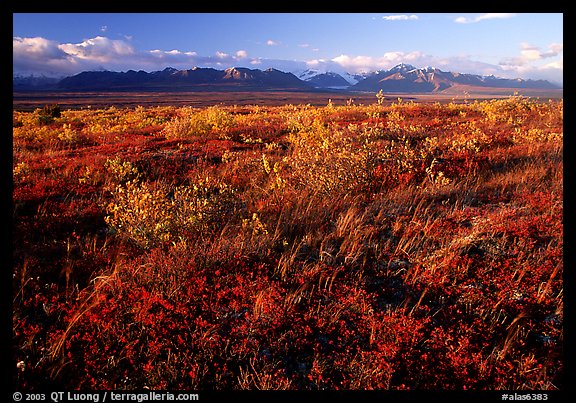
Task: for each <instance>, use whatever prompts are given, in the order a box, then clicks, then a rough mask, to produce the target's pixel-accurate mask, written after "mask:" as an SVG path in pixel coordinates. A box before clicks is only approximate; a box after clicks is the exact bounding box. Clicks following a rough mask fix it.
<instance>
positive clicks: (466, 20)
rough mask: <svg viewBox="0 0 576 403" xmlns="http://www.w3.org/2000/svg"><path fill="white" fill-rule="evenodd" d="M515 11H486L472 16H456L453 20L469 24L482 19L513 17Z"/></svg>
mask: <svg viewBox="0 0 576 403" xmlns="http://www.w3.org/2000/svg"><path fill="white" fill-rule="evenodd" d="M515 16H516V13H486V14H481V15H479V16H477V17H474V18H469V17H457V18H456V19H455V20H454V22H457V23H459V24H471V23H475V22H480V21H484V20H493V19H502V18H512V17H515Z"/></svg>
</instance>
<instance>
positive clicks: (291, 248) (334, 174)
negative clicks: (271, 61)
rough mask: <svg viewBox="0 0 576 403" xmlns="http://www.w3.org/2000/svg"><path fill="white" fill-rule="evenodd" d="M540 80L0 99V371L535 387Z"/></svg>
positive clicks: (550, 151) (162, 382)
mask: <svg viewBox="0 0 576 403" xmlns="http://www.w3.org/2000/svg"><path fill="white" fill-rule="evenodd" d="M562 139H563V101H562V100H550V101H542V100H539V99H531V98H525V97H519V96H513V97H510V98H506V99H500V100H485V101H475V102H465V103H458V104H457V103H453V102H450V103H443V104H440V103H426V104H424V103H414V102H402V100H400V99H399V100H398V102H394V103H391V104H384V102H381V99H378V100H376V99H375V102H374V103H373V104H369V105H360V104H359V105H355V104H353V103H351V102H349V103H348V104H346V105H339V106H337V105H334V104H332V103H331V102H330V103H328V105H326V106H310V105H303V104H299V105H285V106H268V107H267V106H255V105H254V106H250V105H244V106H223V105H220V106H211V107H202V108H191V107H175V106H161V107H146V108H144V107H136V108H118V107H110V108H107V109H79V110H60V109H59V107H57V106H52V107H50V106H47V107H45V108H43V109H37V110H36V111H34V112H18V111H14V112H13V181H14V188H13V217H14V230H13V233H14V236H13V242H14V244H13V251H14V255H13V261H14V267H13V288H14V295H13V335H14V337H13V342H12V347H13V360H14V362H13V365H14V368H17V370H16V372H15V379H14V384H15V385H16V386H17V389H22V390H34V389H40V388H45V387H52V388H54V387H58V388H61V389H62V388H66V389H121V390H122V389H127V390H128V389H141V388H150V389H175V390H236V389H292V390H324V389H331V390H340V389H385V390H400V389H403V390H428V389H447V390H465V389H466V390H500V389H508V390H509V389H514V390H534V389H539V390H554V389H558V388H561V387H562V385H561V381H562V378H563V357H562V350H563V303H562V301H563V280H562V278H563V224H562V217H563V185H562V184H563V169H562V160H563V156H562V153H563V144H562Z"/></svg>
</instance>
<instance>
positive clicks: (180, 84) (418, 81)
mask: <svg viewBox="0 0 576 403" xmlns="http://www.w3.org/2000/svg"><path fill="white" fill-rule="evenodd" d="M456 86H466V87H467V88H475V87H478V88H518V89H519V88H530V89H559V88H560V87H559V86H558V85H555V84H552V83H550V82H549V81H546V80H530V79H529V80H524V79H506V78H498V77H495V76H481V75H475V74H464V73H457V72H446V71H442V70H440V69H437V68H434V67H426V68H416V67H414V66H411V65H409V64H399V65H397V66H395V67H393V68H392V69H390V70H379V71H375V72H370V73H365V74H349V73H344V74H338V73H335V72H320V71H315V70H306V71H303V72H300V73H296V74H294V73H288V72H283V71H280V70H277V69H272V68H270V69H266V70H259V69H249V68H244V67H232V68H228V69H226V70H217V69H213V68H199V67H194V68H192V69H188V70H177V69H174V68H170V67H168V68H165V69H164V70H161V71H153V72H150V73H148V72H145V71H142V70H140V71H135V70H128V71H126V72H113V71H85V72H82V73H79V74H76V75H73V76H69V77H64V78H61V79H54V78H47V77H30V76H29V77H22V76H15V77H14V78H13V90H14V91H38V90H51V91H274V90H284V91H288V90H289V91H318V90H345V91H352V92H378V91H380V90H382V91H383V92H399V93H439V92H442V91H446V90H447V89H449V88H452V87H456Z"/></svg>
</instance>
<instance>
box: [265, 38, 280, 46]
mask: <svg viewBox="0 0 576 403" xmlns="http://www.w3.org/2000/svg"><path fill="white" fill-rule="evenodd" d="M266 45H268V46H278V45H280V42H277V41H274V40H272V39H268V40H267V41H266Z"/></svg>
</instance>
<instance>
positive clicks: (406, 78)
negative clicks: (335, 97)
mask: <svg viewBox="0 0 576 403" xmlns="http://www.w3.org/2000/svg"><path fill="white" fill-rule="evenodd" d="M457 85H466V86H471V87H482V88H486V87H489V88H531V89H536V88H538V89H559V88H560V87H558V86H557V85H554V84H552V83H550V82H548V81H545V80H523V79H506V78H497V77H494V76H480V75H476V74H463V73H453V72H446V71H442V70H440V69H437V68H434V67H426V68H423V69H418V68H416V67H414V66H411V65H409V64H399V65H397V66H395V67H394V68H392V69H390V70H380V71H376V72H374V73H371V74H369V75H368V76H366V78H365V79H364V80H362V81H360V82H358V83H357V84H354V85H352V86H350V87H349V90H352V91H375V92H377V91H380V90H382V91H383V92H408V93H410V92H413V93H427V92H442V91H444V90H446V89H448V88H451V87H453V86H457Z"/></svg>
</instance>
